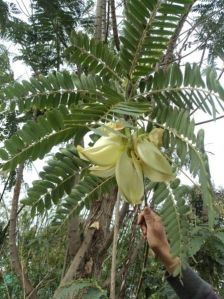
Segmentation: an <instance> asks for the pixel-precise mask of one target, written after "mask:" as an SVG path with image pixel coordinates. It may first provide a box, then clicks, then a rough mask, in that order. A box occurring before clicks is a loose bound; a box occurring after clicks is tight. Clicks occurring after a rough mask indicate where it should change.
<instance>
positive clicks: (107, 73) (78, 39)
mask: <svg viewBox="0 0 224 299" xmlns="http://www.w3.org/2000/svg"><path fill="white" fill-rule="evenodd" d="M71 44H72V46H71V47H69V48H68V49H67V50H66V54H67V57H68V60H69V62H71V63H75V64H77V65H79V66H80V67H81V68H82V69H83V70H84V71H87V72H88V73H94V74H99V76H100V77H101V78H105V79H107V78H111V77H113V78H114V79H115V80H118V81H120V80H121V79H120V77H119V75H121V74H122V67H121V64H120V62H119V58H118V57H117V56H116V55H115V53H114V52H113V51H111V50H110V49H109V47H108V45H107V44H103V43H101V42H99V41H96V40H95V39H94V38H92V39H89V37H88V35H86V34H82V33H79V34H77V33H75V32H72V34H71Z"/></svg>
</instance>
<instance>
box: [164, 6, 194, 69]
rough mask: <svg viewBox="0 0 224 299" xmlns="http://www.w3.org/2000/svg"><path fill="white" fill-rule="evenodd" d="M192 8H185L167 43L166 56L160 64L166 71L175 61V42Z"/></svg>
mask: <svg viewBox="0 0 224 299" xmlns="http://www.w3.org/2000/svg"><path fill="white" fill-rule="evenodd" d="M192 6H193V4H191V5H188V6H187V8H186V13H185V14H184V15H183V16H182V18H181V19H180V21H179V24H178V26H177V27H176V29H175V31H174V34H173V36H172V37H171V39H170V41H169V45H168V48H167V51H166V54H165V55H164V57H163V60H162V63H161V65H162V66H164V69H167V67H168V66H169V64H170V63H172V62H173V61H174V60H175V57H174V50H175V48H176V45H177V40H178V37H179V35H180V33H181V30H182V28H183V26H184V23H185V21H186V19H187V17H188V15H189V13H190V11H191V8H192Z"/></svg>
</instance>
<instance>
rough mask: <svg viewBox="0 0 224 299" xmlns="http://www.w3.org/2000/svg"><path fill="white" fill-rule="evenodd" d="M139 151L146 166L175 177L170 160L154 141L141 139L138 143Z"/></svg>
mask: <svg viewBox="0 0 224 299" xmlns="http://www.w3.org/2000/svg"><path fill="white" fill-rule="evenodd" d="M137 153H138V155H139V157H140V159H141V160H142V161H143V162H144V163H145V164H146V166H148V167H149V168H151V169H153V170H154V171H157V172H160V173H162V174H164V175H166V176H168V177H170V178H172V177H173V175H172V168H171V166H170V164H169V162H168V161H167V160H166V158H165V157H164V156H163V155H162V153H161V152H160V150H159V149H158V148H157V147H156V146H155V145H154V144H153V143H152V142H149V141H148V140H146V139H144V140H142V141H139V142H138V144H137Z"/></svg>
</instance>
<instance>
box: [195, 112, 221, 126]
mask: <svg viewBox="0 0 224 299" xmlns="http://www.w3.org/2000/svg"><path fill="white" fill-rule="evenodd" d="M221 118H224V115H222V116H219V117H216V118H212V119H208V120H205V121H201V122H199V123H196V124H195V126H199V125H204V124H207V123H210V122H213V121H216V120H219V119H221Z"/></svg>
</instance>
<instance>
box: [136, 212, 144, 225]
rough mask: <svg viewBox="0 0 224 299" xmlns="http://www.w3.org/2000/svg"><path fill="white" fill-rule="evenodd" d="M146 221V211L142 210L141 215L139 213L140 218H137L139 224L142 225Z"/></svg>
mask: <svg viewBox="0 0 224 299" xmlns="http://www.w3.org/2000/svg"><path fill="white" fill-rule="evenodd" d="M143 223H145V217H144V212H141V213H140V214H139V215H138V219H137V224H138V225H141V224H143Z"/></svg>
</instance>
